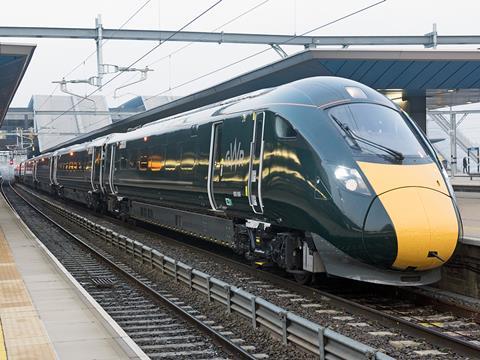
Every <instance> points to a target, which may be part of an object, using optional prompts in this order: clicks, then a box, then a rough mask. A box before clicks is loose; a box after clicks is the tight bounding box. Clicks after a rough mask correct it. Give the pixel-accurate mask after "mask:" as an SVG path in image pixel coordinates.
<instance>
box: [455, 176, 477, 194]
mask: <svg viewBox="0 0 480 360" xmlns="http://www.w3.org/2000/svg"><path fill="white" fill-rule="evenodd" d="M478 175H479V174H475V176H472V177H471V178H470V177H469V176H467V175H466V174H460V175H458V176H455V177H453V178H450V182H451V183H452V186H453V187H454V189H455V190H457V189H459V188H462V187H467V188H469V189H471V190H475V191H479V192H480V176H478Z"/></svg>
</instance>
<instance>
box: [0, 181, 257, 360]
mask: <svg viewBox="0 0 480 360" xmlns="http://www.w3.org/2000/svg"><path fill="white" fill-rule="evenodd" d="M0 188H1V193H2V196H3V197H4V198H5V201H6V202H7V204H8V205H9V206H10V207H11V208H12V210H13V211H15V212H16V210H15V208H14V206H13V204H12V203H11V201H10V200H9V199H8V197H7V195H6V194H5V191H4V188H3V181H2V183H1V184H0ZM10 188H11V189H12V190H13V191H14V192H15V194H16V195H17V196H18V197H19V198H21V199H22V200H23V201H24V202H25V203H26V204H27V205H28V206H30V207H31V208H32V209H33V210H35V211H36V212H37V213H38V214H39V215H41V216H42V217H43V218H45V219H46V220H47V221H49V222H50V223H52V224H53V225H54V226H55V227H57V228H58V229H60V231H61V232H63V233H64V234H66V235H67V236H68V237H70V238H72V239H73V240H74V241H75V242H77V243H79V244H80V245H82V246H83V247H84V248H85V249H87V250H88V251H90V252H91V253H93V254H94V255H95V256H96V257H97V258H99V259H101V260H102V261H103V262H105V263H107V264H108V265H109V266H110V267H111V268H113V269H114V270H115V271H117V272H119V273H121V274H122V275H123V276H125V277H127V278H128V279H129V280H130V281H132V282H133V283H135V284H136V285H137V286H138V287H140V288H141V289H142V290H143V291H145V292H146V293H147V294H149V295H150V296H151V297H152V298H153V299H155V300H157V301H159V302H161V303H162V304H164V305H166V306H167V307H168V308H169V309H170V310H172V311H173V312H175V313H176V314H177V315H178V316H179V317H181V318H182V319H183V320H186V321H187V322H188V323H189V324H191V325H193V326H195V327H196V328H197V329H199V330H200V331H201V332H202V333H204V334H206V335H207V336H208V337H210V338H211V339H212V340H213V342H214V343H215V344H216V345H219V346H220V347H221V348H222V349H223V350H224V351H226V352H227V353H229V354H231V355H233V356H235V357H236V358H239V359H248V360H254V359H256V358H255V357H254V356H253V355H251V354H249V353H248V352H247V351H245V350H244V349H242V348H241V346H239V345H236V344H235V343H233V342H232V341H230V340H229V339H228V338H226V337H225V336H223V335H221V334H220V333H219V332H218V331H216V330H214V329H212V328H211V327H210V326H209V325H207V324H205V323H203V322H202V321H201V320H199V319H197V318H196V317H194V316H193V315H191V314H189V313H188V312H187V311H185V310H184V309H182V308H181V307H180V306H178V305H176V304H175V303H173V302H172V301H170V300H169V299H167V298H166V297H165V296H163V295H162V294H160V293H159V292H157V291H156V290H155V289H153V288H152V287H150V286H149V285H147V284H145V283H144V282H143V281H142V280H140V279H138V278H136V277H135V276H134V275H132V274H130V273H129V272H128V271H126V270H124V269H122V268H121V267H119V266H118V265H117V264H116V263H115V262H113V261H112V260H110V259H108V258H106V257H105V256H104V255H103V254H101V253H100V252H98V251H97V250H96V249H95V248H93V247H92V246H90V245H89V244H88V243H86V242H85V241H83V240H82V239H80V238H79V237H78V236H76V235H75V234H73V233H72V232H70V231H69V230H68V229H66V228H65V227H64V226H62V225H60V224H59V223H58V222H56V221H55V220H53V219H52V218H51V217H49V216H48V215H46V214H45V213H44V212H43V211H42V210H40V209H39V208H38V207H36V206H35V205H33V204H32V203H31V202H30V201H28V200H27V199H26V198H25V197H24V196H22V195H21V194H20V193H19V192H18V191H16V190H15V189H14V188H13V187H12V186H10Z"/></svg>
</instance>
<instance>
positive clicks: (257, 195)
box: [248, 112, 265, 214]
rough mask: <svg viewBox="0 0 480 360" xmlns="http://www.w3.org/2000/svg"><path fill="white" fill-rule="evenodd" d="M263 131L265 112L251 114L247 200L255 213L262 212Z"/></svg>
mask: <svg viewBox="0 0 480 360" xmlns="http://www.w3.org/2000/svg"><path fill="white" fill-rule="evenodd" d="M264 133H265V113H264V112H262V113H259V114H256V113H254V114H253V134H252V141H251V143H250V154H251V156H250V163H249V171H248V202H249V204H250V206H251V207H252V210H253V212H254V213H256V214H263V202H262V171H263V149H264V140H263V138H264Z"/></svg>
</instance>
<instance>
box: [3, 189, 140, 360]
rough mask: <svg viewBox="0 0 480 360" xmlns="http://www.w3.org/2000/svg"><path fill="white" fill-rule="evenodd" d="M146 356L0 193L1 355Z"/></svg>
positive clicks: (29, 356) (45, 356)
mask: <svg viewBox="0 0 480 360" xmlns="http://www.w3.org/2000/svg"><path fill="white" fill-rule="evenodd" d="M7 358H8V359H9V360H17V359H35V360H38V359H45V360H47V359H69V360H72V359H73V360H75V359H99V360H100V359H104V360H107V359H108V360H109V359H111V360H113V359H147V358H148V357H147V356H146V355H145V354H144V353H143V352H142V351H141V350H140V348H138V346H137V345H136V344H135V343H134V342H133V341H132V340H131V339H130V338H129V337H128V335H127V334H126V333H125V332H123V330H122V329H120V328H119V327H118V325H117V324H116V323H115V322H114V321H113V320H112V319H111V318H110V317H109V316H108V315H107V314H106V313H105V312H104V311H103V309H101V307H100V306H99V305H98V303H96V302H95V301H94V300H93V299H92V298H91V297H90V296H89V295H88V294H87V293H86V292H85V290H84V289H83V288H81V286H80V285H79V284H78V282H76V281H75V280H74V279H73V278H72V277H71V276H70V275H69V274H68V273H66V270H65V269H64V268H63V266H61V264H60V263H59V262H58V261H57V260H56V259H55V258H53V255H52V254H51V253H50V252H49V251H48V250H47V249H46V248H45V247H44V246H43V244H41V243H40V242H39V241H38V239H37V238H36V237H35V236H34V235H33V233H31V232H30V230H29V229H28V228H27V227H26V226H25V224H24V223H23V222H22V221H21V219H20V218H18V216H17V215H16V214H15V213H14V212H13V211H12V210H11V209H10V208H9V207H8V205H7V203H6V202H5V200H4V198H3V197H2V196H0V360H3V359H7Z"/></svg>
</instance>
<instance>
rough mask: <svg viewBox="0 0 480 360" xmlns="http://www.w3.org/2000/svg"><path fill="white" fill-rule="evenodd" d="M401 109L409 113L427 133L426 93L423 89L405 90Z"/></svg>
mask: <svg viewBox="0 0 480 360" xmlns="http://www.w3.org/2000/svg"><path fill="white" fill-rule="evenodd" d="M402 100H403V101H405V105H404V106H403V109H404V110H405V111H406V112H407V113H408V114H409V115H410V117H411V118H412V119H413V120H414V121H415V123H416V124H417V125H418V127H419V128H420V129H422V131H423V132H424V133H425V134H426V133H427V95H426V91H425V90H405V91H404V92H403V94H402Z"/></svg>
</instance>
